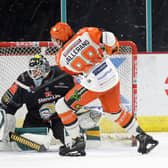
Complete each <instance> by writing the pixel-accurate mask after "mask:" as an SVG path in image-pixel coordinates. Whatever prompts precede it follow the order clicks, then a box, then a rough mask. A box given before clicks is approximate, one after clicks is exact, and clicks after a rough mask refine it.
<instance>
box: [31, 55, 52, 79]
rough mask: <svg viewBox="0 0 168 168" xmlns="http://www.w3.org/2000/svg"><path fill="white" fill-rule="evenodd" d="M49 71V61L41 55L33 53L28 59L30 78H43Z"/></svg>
mask: <svg viewBox="0 0 168 168" xmlns="http://www.w3.org/2000/svg"><path fill="white" fill-rule="evenodd" d="M49 71H50V65H49V62H48V61H47V59H46V58H45V57H44V56H43V55H35V56H34V57H32V58H31V59H30V61H29V70H28V74H29V76H30V77H31V78H32V79H35V80H38V79H40V78H45V77H46V76H47V75H48V73H49Z"/></svg>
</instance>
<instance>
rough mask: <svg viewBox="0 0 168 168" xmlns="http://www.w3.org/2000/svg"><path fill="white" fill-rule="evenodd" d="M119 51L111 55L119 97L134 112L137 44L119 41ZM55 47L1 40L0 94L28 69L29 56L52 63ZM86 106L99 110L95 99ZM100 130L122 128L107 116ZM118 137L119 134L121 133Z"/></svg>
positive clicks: (20, 118) (20, 117) (21, 113)
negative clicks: (36, 55)
mask: <svg viewBox="0 0 168 168" xmlns="http://www.w3.org/2000/svg"><path fill="white" fill-rule="evenodd" d="M119 43H120V50H119V54H117V55H114V56H112V57H111V61H112V62H113V63H114V65H115V67H116V68H117V70H118V73H119V78H120V82H121V101H122V104H123V105H124V107H125V108H126V109H127V110H128V111H130V112H131V113H132V114H133V115H136V112H137V79H136V77H137V47H136V45H135V43H133V42H131V41H120V42H119ZM57 51H58V48H57V47H55V46H54V43H52V42H46V41H45V42H0V72H1V73H0V88H1V89H0V97H1V96H2V95H3V94H4V92H5V91H6V90H7V89H8V88H9V87H10V86H11V84H12V83H13V81H14V80H15V79H16V78H17V77H18V75H19V74H20V73H22V72H23V71H25V70H27V69H28V62H29V59H30V57H32V56H33V55H35V54H43V55H45V56H46V57H47V59H48V60H49V62H50V64H51V65H54V64H55V60H54V57H55V54H56V53H57ZM88 106H89V108H94V109H99V110H101V104H100V102H99V101H98V100H96V101H94V102H93V103H90V104H89V105H87V107H88ZM25 113H26V109H25V107H23V108H22V109H21V110H19V111H18V112H17V114H16V117H17V127H21V124H22V121H23V119H24V115H25ZM100 127H101V131H102V133H103V134H108V135H110V134H114V133H115V134H116V135H117V136H118V134H119V136H120V135H121V133H123V132H124V131H123V129H122V128H120V127H119V126H117V125H116V124H114V123H113V122H111V120H110V119H108V118H107V117H105V118H103V119H102V120H101V122H100ZM120 137H121V136H120Z"/></svg>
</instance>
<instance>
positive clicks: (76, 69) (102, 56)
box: [50, 22, 158, 155]
mask: <svg viewBox="0 0 168 168" xmlns="http://www.w3.org/2000/svg"><path fill="white" fill-rule="evenodd" d="M50 35H51V38H52V40H53V41H54V42H56V43H58V44H59V45H60V49H59V51H58V53H57V54H56V57H55V60H56V63H57V64H58V65H59V67H60V68H61V69H62V70H64V71H65V72H67V73H68V74H71V75H76V76H78V77H79V78H80V83H79V84H77V85H75V86H74V87H73V88H72V89H71V90H70V91H69V92H68V93H67V94H66V95H65V97H64V98H61V99H59V100H58V101H57V103H56V106H55V108H56V111H57V113H58V115H59V116H60V118H61V120H62V122H63V124H64V125H65V128H66V130H67V132H68V133H69V135H70V137H71V138H72V139H73V143H72V145H71V146H66V145H64V146H62V147H60V151H59V152H60V155H75V154H74V153H76V155H84V154H85V141H84V138H83V137H82V136H81V135H80V131H79V129H80V128H79V123H78V118H77V115H76V112H77V111H78V110H79V109H80V108H81V107H83V106H84V105H86V104H88V103H90V102H91V101H93V100H95V99H97V98H98V99H99V100H100V101H101V104H102V107H103V111H104V112H105V113H109V114H111V115H110V116H111V117H110V118H111V119H112V120H113V121H114V122H116V123H118V124H119V125H120V126H121V127H123V128H124V129H125V130H126V131H128V132H129V133H131V134H132V135H133V136H135V137H136V139H137V141H138V142H139V146H138V152H140V153H142V154H144V153H148V152H149V151H150V150H151V149H153V148H154V147H155V146H156V145H157V144H158V141H156V140H154V139H153V138H152V137H151V136H149V135H147V134H146V133H145V132H144V131H143V130H142V129H141V128H140V127H139V125H138V122H137V120H136V119H135V118H134V116H132V114H131V113H129V112H127V111H125V110H123V109H122V106H121V100H120V81H119V77H118V73H117V71H116V69H115V67H114V65H113V64H112V62H111V61H110V56H112V55H113V54H116V53H117V52H118V51H119V42H118V40H117V38H116V37H115V35H114V34H113V33H112V32H109V31H104V30H102V29H99V28H96V27H85V28H82V29H80V30H79V31H78V32H77V33H76V34H73V31H72V29H71V27H70V26H69V25H68V24H66V23H62V22H58V23H57V24H56V25H54V26H53V27H52V28H51V30H50ZM148 146H150V147H148Z"/></svg>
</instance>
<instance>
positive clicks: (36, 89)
mask: <svg viewBox="0 0 168 168" xmlns="http://www.w3.org/2000/svg"><path fill="white" fill-rule="evenodd" d="M67 75H68V74H67V73H63V74H61V75H59V76H58V77H56V78H54V79H53V80H51V81H49V82H47V83H44V84H43V85H41V86H38V87H35V88H30V91H31V92H32V93H34V92H37V91H38V90H40V89H42V88H44V87H46V86H48V85H50V84H52V83H54V82H57V81H58V80H60V79H61V78H63V77H65V76H67Z"/></svg>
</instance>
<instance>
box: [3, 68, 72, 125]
mask: <svg viewBox="0 0 168 168" xmlns="http://www.w3.org/2000/svg"><path fill="white" fill-rule="evenodd" d="M63 73H65V72H63V71H61V70H60V69H59V68H58V67H57V66H52V67H51V70H50V72H49V74H48V76H47V78H45V79H43V81H42V84H41V85H43V84H45V83H47V82H49V83H50V84H49V85H47V86H45V87H43V88H41V89H40V90H38V91H36V92H34V93H33V92H30V90H29V88H34V87H35V83H34V81H33V79H32V78H31V77H30V76H29V74H28V72H27V71H25V72H24V73H22V74H20V75H19V77H18V78H17V80H16V81H15V82H14V83H13V85H12V86H11V87H10V88H9V89H8V90H7V91H6V92H5V94H4V95H3V96H2V100H1V102H2V106H3V107H4V108H5V110H6V113H10V114H13V115H14V114H15V113H16V112H17V110H18V109H19V108H21V107H22V106H23V105H24V104H25V105H26V108H27V114H26V117H25V121H24V125H23V127H40V126H47V124H48V123H47V122H45V121H43V120H42V119H41V118H40V114H39V109H40V107H41V106H42V105H43V104H45V103H53V102H56V101H57V100H58V99H59V98H61V97H63V96H64V95H65V94H66V93H67V92H68V91H69V90H70V89H71V88H72V87H73V86H74V80H73V78H72V77H71V76H69V75H66V76H64V77H62V78H60V79H59V80H57V81H55V82H53V83H52V82H50V81H52V80H53V79H55V78H57V77H59V76H60V75H61V76H62V74H63ZM57 118H58V116H57Z"/></svg>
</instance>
